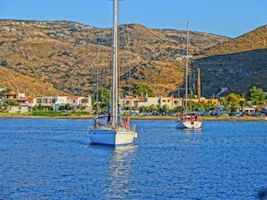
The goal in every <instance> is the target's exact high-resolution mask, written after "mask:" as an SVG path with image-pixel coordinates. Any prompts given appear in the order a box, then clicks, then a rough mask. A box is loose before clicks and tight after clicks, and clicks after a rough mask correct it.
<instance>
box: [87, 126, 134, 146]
mask: <svg viewBox="0 0 267 200" xmlns="http://www.w3.org/2000/svg"><path fill="white" fill-rule="evenodd" d="M89 138H90V140H91V144H97V145H107V146H125V145H129V144H132V143H133V142H134V139H135V138H136V133H135V132H134V131H131V130H112V129H110V130H108V129H107V130H105V129H95V130H91V131H89Z"/></svg>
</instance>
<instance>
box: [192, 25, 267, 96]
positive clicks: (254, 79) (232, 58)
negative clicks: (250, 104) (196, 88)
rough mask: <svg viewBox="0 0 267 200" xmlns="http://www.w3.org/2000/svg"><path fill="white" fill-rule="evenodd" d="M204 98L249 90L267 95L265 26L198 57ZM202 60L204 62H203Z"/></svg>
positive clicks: (266, 33) (266, 30)
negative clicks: (256, 88) (253, 89)
mask: <svg viewBox="0 0 267 200" xmlns="http://www.w3.org/2000/svg"><path fill="white" fill-rule="evenodd" d="M199 56H200V57H201V58H198V59H197V60H196V61H195V62H194V67H196V66H197V65H200V66H201V69H202V89H203V94H204V95H205V96H211V95H213V94H214V95H219V96H220V95H224V94H225V93H228V92H238V93H240V94H242V93H246V92H247V91H248V90H249V88H251V87H252V86H254V85H255V86H258V87H262V88H264V89H265V91H267V25H265V26H262V27H259V28H257V29H255V30H253V31H251V32H249V33H247V34H244V35H242V36H240V37H237V38H235V39H232V40H229V41H227V42H224V43H221V44H218V45H215V46H214V47H211V48H209V49H207V50H204V51H202V52H200V53H199V55H198V57H199ZM203 57H204V58H203Z"/></svg>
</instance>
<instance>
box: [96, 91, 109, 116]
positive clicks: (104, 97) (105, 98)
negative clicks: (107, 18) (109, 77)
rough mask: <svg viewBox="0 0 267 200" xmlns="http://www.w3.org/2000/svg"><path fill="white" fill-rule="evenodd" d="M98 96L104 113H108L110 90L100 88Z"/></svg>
mask: <svg viewBox="0 0 267 200" xmlns="http://www.w3.org/2000/svg"><path fill="white" fill-rule="evenodd" d="M98 94H99V102H100V108H101V109H102V110H103V111H108V107H109V102H110V90H108V89H107V88H100V90H99V92H98ZM96 103H97V102H96Z"/></svg>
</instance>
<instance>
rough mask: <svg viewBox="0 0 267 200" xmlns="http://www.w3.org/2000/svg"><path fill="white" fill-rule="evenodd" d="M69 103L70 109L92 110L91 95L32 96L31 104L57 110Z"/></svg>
mask: <svg viewBox="0 0 267 200" xmlns="http://www.w3.org/2000/svg"><path fill="white" fill-rule="evenodd" d="M67 104H70V105H71V106H72V110H76V109H82V110H86V111H91V110H92V99H91V97H90V96H89V97H68V96H44V97H36V98H33V106H35V107H37V106H41V107H43V108H46V109H48V110H55V111H58V110H60V108H61V107H62V106H65V105H67Z"/></svg>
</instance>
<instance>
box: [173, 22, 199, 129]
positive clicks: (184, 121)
mask: <svg viewBox="0 0 267 200" xmlns="http://www.w3.org/2000/svg"><path fill="white" fill-rule="evenodd" d="M188 27H189V24H188V23H187V31H186V32H187V33H186V64H185V113H184V114H183V115H182V116H178V119H177V122H178V125H177V127H178V128H186V129H200V128H201V126H202V123H203V119H202V117H201V116H199V114H198V113H197V112H188V65H189V28H188Z"/></svg>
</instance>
